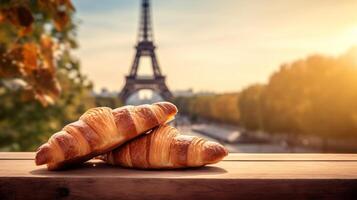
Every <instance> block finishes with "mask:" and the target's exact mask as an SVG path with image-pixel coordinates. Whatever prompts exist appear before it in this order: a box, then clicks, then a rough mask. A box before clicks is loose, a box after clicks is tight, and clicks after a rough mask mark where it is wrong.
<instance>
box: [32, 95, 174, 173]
mask: <svg viewBox="0 0 357 200" xmlns="http://www.w3.org/2000/svg"><path fill="white" fill-rule="evenodd" d="M176 113H177V108H176V106H175V105H173V104H171V103H169V102H159V103H155V104H152V105H140V106H124V107H120V108H117V109H114V110H112V109H111V108H108V107H98V108H92V109H89V110H88V111H87V112H85V113H84V114H83V115H82V116H81V117H80V118H79V120H78V121H76V122H73V123H71V124H68V125H66V126H65V127H64V128H63V129H62V130H61V131H59V132H57V133H55V134H54V135H52V136H51V137H50V139H49V140H48V142H47V143H45V144H43V145H42V146H40V147H39V149H38V151H37V153H36V158H35V162H36V165H42V164H47V167H48V169H49V170H55V169H59V168H63V167H66V166H69V165H72V164H76V163H81V162H84V161H87V160H89V159H91V158H93V157H95V156H97V155H100V154H104V153H106V152H108V151H111V150H113V149H114V148H116V147H118V146H119V145H121V144H123V143H124V142H126V141H128V140H130V139H132V138H134V137H136V136H138V135H140V134H142V133H145V132H146V131H148V130H150V129H152V128H154V127H156V126H158V125H160V124H165V123H167V122H168V121H170V120H172V119H173V118H174V116H175V114H176Z"/></svg>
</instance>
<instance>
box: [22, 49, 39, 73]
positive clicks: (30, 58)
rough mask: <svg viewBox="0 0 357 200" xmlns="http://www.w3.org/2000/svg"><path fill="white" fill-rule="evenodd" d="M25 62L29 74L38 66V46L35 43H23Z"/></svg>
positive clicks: (25, 68)
mask: <svg viewBox="0 0 357 200" xmlns="http://www.w3.org/2000/svg"><path fill="white" fill-rule="evenodd" d="M22 53H23V58H24V60H23V64H24V66H23V67H24V70H25V71H26V72H27V74H29V73H31V72H32V71H33V70H35V69H36V68H37V46H36V44H35V43H26V44H24V45H23V50H22Z"/></svg>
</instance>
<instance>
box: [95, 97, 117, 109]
mask: <svg viewBox="0 0 357 200" xmlns="http://www.w3.org/2000/svg"><path fill="white" fill-rule="evenodd" d="M95 104H96V106H104V107H109V108H118V107H120V106H123V103H122V102H121V101H120V99H119V98H118V97H95Z"/></svg>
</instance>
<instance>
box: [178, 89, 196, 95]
mask: <svg viewBox="0 0 357 200" xmlns="http://www.w3.org/2000/svg"><path fill="white" fill-rule="evenodd" d="M173 95H174V96H175V97H191V96H193V95H195V93H193V89H187V90H175V91H174V92H173Z"/></svg>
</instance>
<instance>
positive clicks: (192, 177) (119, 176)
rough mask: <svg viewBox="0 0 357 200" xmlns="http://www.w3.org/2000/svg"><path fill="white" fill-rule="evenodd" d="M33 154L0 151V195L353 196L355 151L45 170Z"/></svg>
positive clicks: (356, 192) (356, 190) (99, 164)
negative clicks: (162, 166) (189, 165)
mask: <svg viewBox="0 0 357 200" xmlns="http://www.w3.org/2000/svg"><path fill="white" fill-rule="evenodd" d="M33 158H34V153H0V199H20V198H26V199H54V198H62V197H63V198H73V199H78V198H86V199H112V198H116V199H138V198H139V199H173V198H179V199H305V198H307V199H357V155H356V154H230V155H229V156H228V157H227V158H226V159H225V160H223V161H222V162H220V163H217V164H215V165H211V166H206V167H202V168H198V169H185V170H163V171H158V170H133V169H124V168H118V167H112V166H108V165H106V164H104V163H102V162H101V161H98V160H91V161H90V162H88V163H85V164H83V165H82V166H80V167H77V168H75V169H71V170H66V171H56V172H50V171H47V170H46V169H45V167H44V166H35V165H34V161H33Z"/></svg>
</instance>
